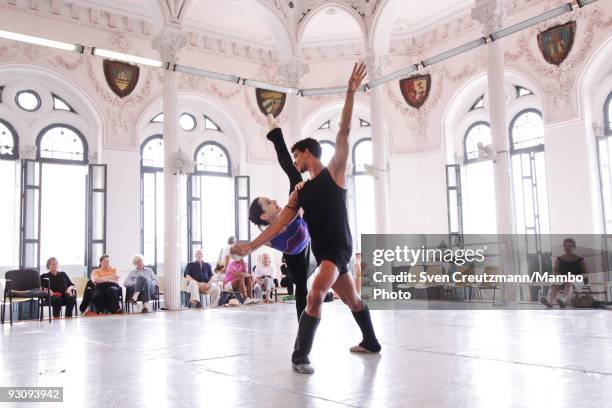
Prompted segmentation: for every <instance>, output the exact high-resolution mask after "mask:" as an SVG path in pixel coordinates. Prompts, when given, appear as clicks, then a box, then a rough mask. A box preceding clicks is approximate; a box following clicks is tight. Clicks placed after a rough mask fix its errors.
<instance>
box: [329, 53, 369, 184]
mask: <svg viewBox="0 0 612 408" xmlns="http://www.w3.org/2000/svg"><path fill="white" fill-rule="evenodd" d="M366 74H367V72H366V67H365V64H363V63H355V66H354V67H353V72H352V73H351V77H350V78H349V81H348V88H347V91H346V98H345V100H344V108H343V109H342V117H341V119H340V129H339V130H338V134H337V135H336V152H335V153H334V156H333V157H332V159H331V160H330V162H329V165H328V166H327V168H328V169H329V173H330V174H331V176H332V178H333V179H334V181H335V182H336V184H338V185H339V186H340V187H343V188H344V187H346V165H347V162H348V157H349V140H348V138H349V133H350V131H351V120H352V118H353V105H354V103H355V92H356V91H357V90H358V89H359V87H360V86H361V82H362V81H363V79H364V78H365V76H366Z"/></svg>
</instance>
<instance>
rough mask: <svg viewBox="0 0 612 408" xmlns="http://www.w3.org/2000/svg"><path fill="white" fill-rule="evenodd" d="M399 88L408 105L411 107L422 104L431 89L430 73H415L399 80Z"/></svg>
mask: <svg viewBox="0 0 612 408" xmlns="http://www.w3.org/2000/svg"><path fill="white" fill-rule="evenodd" d="M399 84H400V90H401V91H402V95H403V96H404V99H405V100H406V103H408V105H410V106H412V107H413V108H416V109H418V108H420V107H421V106H423V104H424V103H425V101H426V100H427V97H428V96H429V90H430V89H431V75H429V74H427V75H415V76H411V77H409V78H404V79H402V80H401V81H400V83H399Z"/></svg>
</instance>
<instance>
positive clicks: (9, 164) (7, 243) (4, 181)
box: [0, 119, 20, 276]
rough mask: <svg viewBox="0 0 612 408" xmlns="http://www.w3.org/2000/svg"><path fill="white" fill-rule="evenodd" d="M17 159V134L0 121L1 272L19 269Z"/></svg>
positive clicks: (6, 123) (9, 125)
mask: <svg viewBox="0 0 612 408" xmlns="http://www.w3.org/2000/svg"><path fill="white" fill-rule="evenodd" d="M18 157H19V155H18V137H17V132H15V129H14V128H13V127H12V126H11V124H10V123H8V122H6V121H4V120H2V119H0V191H2V198H1V199H0V225H2V233H1V234H0V272H4V271H7V270H10V269H16V268H18V266H19V208H20V207H19V187H20V173H19V162H18V161H17V159H18ZM2 276H4V275H2Z"/></svg>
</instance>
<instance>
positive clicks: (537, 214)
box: [509, 109, 550, 254]
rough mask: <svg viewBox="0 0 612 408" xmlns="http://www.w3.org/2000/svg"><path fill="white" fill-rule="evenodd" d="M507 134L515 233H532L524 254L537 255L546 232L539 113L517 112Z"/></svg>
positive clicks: (547, 221)
mask: <svg viewBox="0 0 612 408" xmlns="http://www.w3.org/2000/svg"><path fill="white" fill-rule="evenodd" d="M509 133H510V151H511V153H512V178H513V191H514V208H515V214H516V223H515V225H516V232H517V233H519V234H534V235H535V236H536V239H535V240H528V248H527V252H528V254H541V253H542V252H543V248H542V240H541V237H542V236H543V235H545V234H549V233H550V227H549V217H548V195H547V191H546V163H545V157H544V122H543V121H542V113H541V112H540V111H538V110H536V109H526V110H523V111H521V112H519V113H518V114H516V116H515V117H514V118H513V119H512V121H511V122H510V132H509Z"/></svg>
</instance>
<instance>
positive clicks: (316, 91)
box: [300, 85, 366, 96]
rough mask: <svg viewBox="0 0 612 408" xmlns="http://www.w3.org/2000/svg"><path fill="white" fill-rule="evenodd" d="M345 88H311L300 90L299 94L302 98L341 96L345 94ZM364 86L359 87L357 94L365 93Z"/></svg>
mask: <svg viewBox="0 0 612 408" xmlns="http://www.w3.org/2000/svg"><path fill="white" fill-rule="evenodd" d="M346 89H347V87H346V86H338V87H335V88H312V89H302V90H301V91H300V94H301V95H302V96H314V95H331V94H342V93H346ZM365 90H366V86H365V85H361V86H360V87H359V89H357V92H365Z"/></svg>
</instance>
